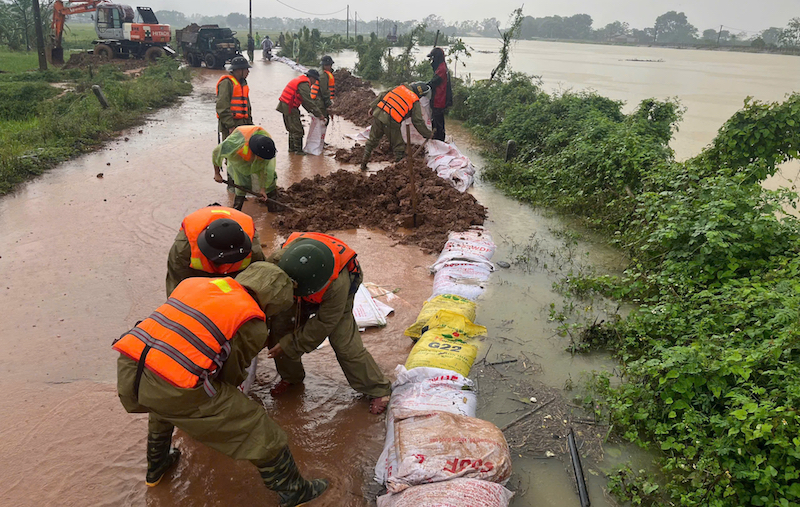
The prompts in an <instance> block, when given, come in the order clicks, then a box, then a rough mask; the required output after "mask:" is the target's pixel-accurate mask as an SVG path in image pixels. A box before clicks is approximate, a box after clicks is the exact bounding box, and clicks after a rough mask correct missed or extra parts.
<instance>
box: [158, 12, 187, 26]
mask: <svg viewBox="0 0 800 507" xmlns="http://www.w3.org/2000/svg"><path fill="white" fill-rule="evenodd" d="M155 14H156V17H157V18H158V22H159V23H165V24H167V25H172V26H174V27H175V28H183V27H184V26H186V25H188V24H189V18H187V17H186V15H185V14H184V13H182V12H178V11H156V12H155Z"/></svg>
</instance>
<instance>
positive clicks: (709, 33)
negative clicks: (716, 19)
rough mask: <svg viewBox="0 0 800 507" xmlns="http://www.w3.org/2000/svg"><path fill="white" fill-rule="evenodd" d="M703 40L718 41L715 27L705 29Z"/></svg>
mask: <svg viewBox="0 0 800 507" xmlns="http://www.w3.org/2000/svg"><path fill="white" fill-rule="evenodd" d="M703 40H707V41H713V42H717V31H716V30H714V29H713V28H709V29H708V30H703Z"/></svg>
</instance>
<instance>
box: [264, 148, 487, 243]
mask: <svg viewBox="0 0 800 507" xmlns="http://www.w3.org/2000/svg"><path fill="white" fill-rule="evenodd" d="M414 177H415V180H416V185H415V186H416V191H417V223H418V226H417V227H411V225H412V223H411V222H412V220H411V219H412V206H411V190H410V188H409V173H408V165H407V162H406V161H401V162H399V163H396V164H393V165H391V166H389V167H387V168H386V169H383V170H381V171H378V172H376V173H361V172H350V171H344V170H342V171H337V172H335V173H333V174H330V175H328V176H321V175H317V176H315V177H314V178H313V179H309V178H306V179H304V180H302V181H300V182H298V183H295V184H294V185H292V186H290V187H289V188H288V189H286V190H282V191H281V193H280V201H281V202H282V203H285V204H287V205H289V206H291V207H292V208H294V209H295V210H296V211H289V210H287V211H281V212H278V213H279V216H278V217H277V218H276V219H275V220H274V221H273V224H272V225H273V227H275V228H276V229H277V230H279V231H281V232H284V233H288V232H292V231H313V232H326V231H331V230H341V229H354V228H358V227H367V228H378V229H381V230H384V231H386V232H388V233H389V235H390V236H392V237H394V238H397V239H398V240H399V243H401V244H404V245H406V244H413V245H418V246H419V247H421V248H422V249H423V250H425V251H426V252H428V253H435V252H439V251H440V250H441V249H442V247H444V244H445V242H446V241H447V233H448V232H449V231H462V230H465V229H468V228H469V227H470V226H471V225H482V224H483V221H484V219H485V218H486V208H485V207H483V206H482V205H481V204H479V203H478V201H477V200H475V198H474V197H473V196H472V195H470V194H466V193H461V192H459V191H458V190H456V189H455V188H453V187H452V186H451V185H450V183H448V182H447V181H446V180H444V179H442V178H439V177H438V176H437V175H436V173H435V172H433V171H431V170H430V168H428V167H426V166H425V164H424V163H423V162H422V160H415V161H414ZM407 227H408V228H407Z"/></svg>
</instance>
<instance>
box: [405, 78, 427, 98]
mask: <svg viewBox="0 0 800 507" xmlns="http://www.w3.org/2000/svg"><path fill="white" fill-rule="evenodd" d="M408 88H409V89H410V90H411V91H412V92H414V93H416V94H417V97H422V96H423V95H425V94H427V93H428V92H430V91H431V87H430V86H428V83H426V82H424V81H417V82H416V83H411V84H410V85H408Z"/></svg>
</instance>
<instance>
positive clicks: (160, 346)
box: [128, 327, 205, 377]
mask: <svg viewBox="0 0 800 507" xmlns="http://www.w3.org/2000/svg"><path fill="white" fill-rule="evenodd" d="M128 334H131V335H133V336H135V337H136V338H138V339H139V340H141V342H142V343H144V344H145V345H147V346H149V347H150V348H151V349H154V350H157V351H159V352H161V353H162V354H165V355H167V356H168V357H169V358H170V359H172V360H173V361H175V362H176V363H178V364H179V365H181V366H182V367H183V368H185V369H186V371H188V372H189V373H191V374H192V375H196V376H198V377H199V376H200V375H202V374H203V372H204V371H205V370H203V369H202V368H200V367H199V366H197V365H196V364H194V363H193V362H192V361H191V360H190V359H189V358H188V357H186V356H185V355H183V354H181V353H180V352H178V350H176V349H175V348H174V347H172V346H171V345H169V344H168V343H164V342H162V341H159V340H156V339H155V338H153V337H152V336H150V334H149V333H148V332H147V331H145V330H144V329H142V328H139V327H135V328H133V329H131V330H130V331H128Z"/></svg>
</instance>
